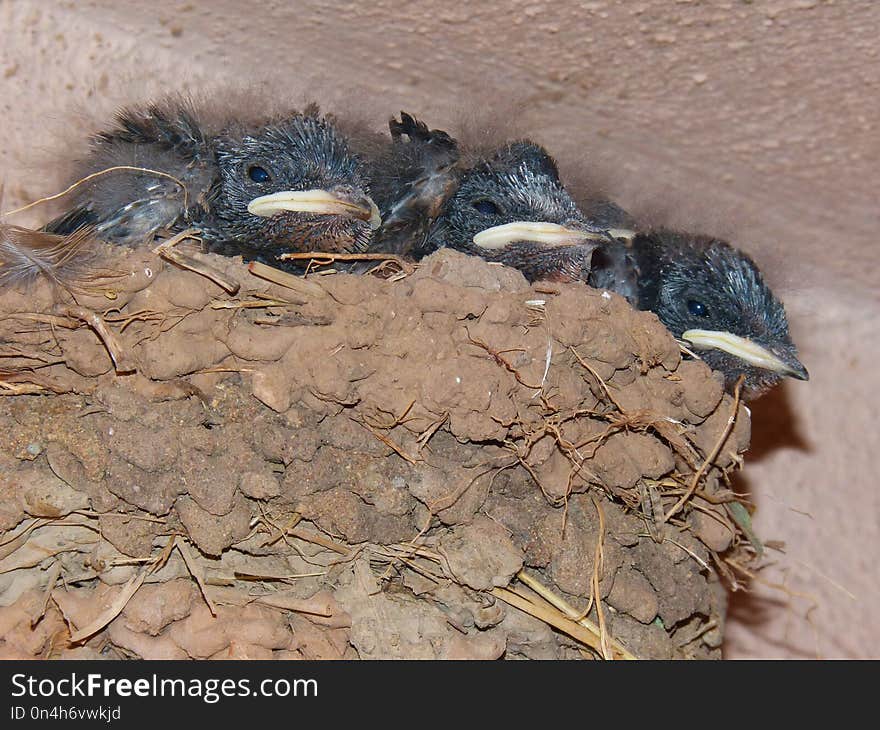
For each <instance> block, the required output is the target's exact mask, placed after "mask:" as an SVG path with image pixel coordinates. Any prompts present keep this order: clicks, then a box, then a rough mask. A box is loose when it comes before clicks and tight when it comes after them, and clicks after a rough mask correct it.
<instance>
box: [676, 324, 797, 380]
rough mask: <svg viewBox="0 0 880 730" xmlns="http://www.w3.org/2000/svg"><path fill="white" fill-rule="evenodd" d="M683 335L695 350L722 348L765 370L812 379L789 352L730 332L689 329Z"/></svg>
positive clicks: (723, 350)
mask: <svg viewBox="0 0 880 730" xmlns="http://www.w3.org/2000/svg"><path fill="white" fill-rule="evenodd" d="M681 337H682V339H683V340H687V341H688V342H689V343H690V344H691V346H692V347H693V348H694V349H695V350H721V351H722V352H726V353H728V354H729V355H733V356H734V357H738V358H739V359H740V360H743V361H744V362H747V363H748V364H749V365H753V366H755V367H758V368H763V369H764V370H770V371H772V372H774V373H780V374H781V375H789V376H791V377H792V378H797V379H798V380H809V379H810V374H809V373H808V372H807V369H806V368H805V367H804V366H803V365H802V364H801V362H800V361H799V360H798V359H797V358H796V357H794V355H790V354H788V353H786V354H784V355H778V354H776V353H774V352H771V351H770V350H768V349H767V348H766V347H764V346H762V345H759V344H757V343H756V342H754V341H752V340H748V339H746V338H745V337H738V336H737V335H733V334H731V333H730V332H718V331H714V330H688V331H687V332H685V333H684V334H683V335H682V336H681Z"/></svg>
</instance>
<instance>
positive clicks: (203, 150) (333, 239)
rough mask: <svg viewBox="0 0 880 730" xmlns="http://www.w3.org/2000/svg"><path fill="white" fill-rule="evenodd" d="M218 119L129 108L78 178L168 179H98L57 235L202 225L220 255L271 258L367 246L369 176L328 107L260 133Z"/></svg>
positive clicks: (141, 232)
mask: <svg viewBox="0 0 880 730" xmlns="http://www.w3.org/2000/svg"><path fill="white" fill-rule="evenodd" d="M208 116H209V115H207V114H204V113H202V112H200V110H198V109H197V108H196V106H195V105H194V104H193V103H192V102H190V101H188V100H185V99H183V98H181V97H172V98H169V99H166V100H164V101H161V102H158V103H155V104H151V105H149V106H147V107H144V108H129V109H123V110H122V111H120V112H119V113H118V115H117V118H116V125H115V127H113V128H112V129H110V130H108V131H104V132H101V133H99V134H96V135H94V136H93V137H92V140H91V151H90V154H89V156H88V158H87V159H86V160H85V161H84V162H83V163H82V164H81V166H80V168H79V169H78V170H77V177H78V178H81V177H85V176H86V175H89V174H92V173H95V172H98V171H101V170H105V169H107V168H111V167H114V166H117V165H124V166H135V167H143V168H147V169H150V170H156V171H158V172H160V173H164V175H155V174H152V173H149V172H138V171H132V170H119V171H116V172H111V173H109V174H106V175H103V176H100V177H97V178H94V179H93V180H91V181H90V182H88V183H87V184H86V185H84V186H82V187H81V188H80V189H79V190H78V191H77V193H76V198H75V205H74V207H73V208H72V209H71V210H69V211H68V212H67V213H65V214H64V215H63V216H61V217H60V218H58V219H56V220H55V221H53V222H52V223H50V224H49V226H47V230H49V231H52V232H55V233H61V234H66V233H70V232H72V231H73V230H76V229H77V228H79V227H81V226H83V225H89V226H91V227H92V228H93V230H94V231H95V233H96V235H98V236H99V237H101V238H104V239H106V240H108V241H111V242H114V243H120V244H123V245H135V244H138V243H142V242H144V241H149V240H151V239H152V238H153V237H154V236H156V235H159V234H164V233H169V232H172V233H173V232H176V231H180V230H183V229H185V228H188V227H193V228H196V229H197V230H198V232H199V235H200V237H201V238H202V240H203V241H204V243H205V246H206V248H207V249H209V250H212V251H217V252H219V253H224V254H229V255H234V254H243V255H245V257H246V258H265V259H267V260H269V261H272V260H273V259H274V258H275V256H277V255H278V254H281V253H285V252H291V251H310V250H319V251H329V252H337V251H353V250H355V251H356V250H363V249H364V248H366V246H367V244H368V241H369V238H370V233H371V230H372V227H373V226H374V225H375V224H376V210H375V206H374V205H373V203H372V200H371V199H370V198H369V190H368V187H369V186H368V180H367V177H366V172H365V170H364V168H363V165H362V164H361V161H360V160H359V159H358V158H357V156H356V155H355V154H353V153H352V152H351V150H350V149H349V147H348V144H347V142H346V140H345V139H343V137H342V135H341V134H340V133H339V132H338V131H337V130H336V128H335V127H334V126H333V124H332V123H331V122H330V121H328V120H327V119H326V118H323V117H321V116H320V115H319V114H318V112H317V109H316V108H310V109H307V110H306V111H305V112H303V113H293V114H290V115H287V116H285V117H283V118H278V119H274V120H271V121H267V122H265V123H262V124H252V125H241V124H236V123H222V124H221V123H218V122H215V121H212V120H209V119H208ZM172 178H175V179H176V180H177V181H179V183H182V187H181V185H180V184H179V183H178V182H175V180H173V179H172ZM371 223H372V224H371Z"/></svg>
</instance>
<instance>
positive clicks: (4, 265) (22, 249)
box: [0, 223, 94, 291]
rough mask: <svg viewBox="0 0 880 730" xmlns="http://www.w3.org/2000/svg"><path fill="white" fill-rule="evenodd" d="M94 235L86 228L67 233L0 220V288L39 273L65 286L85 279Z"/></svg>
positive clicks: (24, 281)
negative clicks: (36, 228)
mask: <svg viewBox="0 0 880 730" xmlns="http://www.w3.org/2000/svg"><path fill="white" fill-rule="evenodd" d="M93 246H94V239H93V238H92V235H91V232H90V231H89V230H88V229H80V230H78V231H75V232H74V233H71V234H70V235H67V236H59V235H55V234H52V233H45V232H43V231H33V230H31V229H29V228H22V227H21V226H14V225H11V224H9V223H0V289H2V288H5V287H8V286H14V285H16V284H30V283H31V282H33V281H34V280H36V279H37V278H39V277H41V276H43V277H45V278H46V279H48V280H49V281H51V282H53V283H54V284H56V285H58V286H59V287H61V288H63V289H65V290H68V291H70V290H72V289H75V288H79V287H81V286H82V285H83V284H84V283H85V282H86V280H87V279H88V273H87V272H88V268H89V262H90V261H91V260H92V258H93V254H94V249H93Z"/></svg>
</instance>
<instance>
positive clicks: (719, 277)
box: [589, 229, 809, 398]
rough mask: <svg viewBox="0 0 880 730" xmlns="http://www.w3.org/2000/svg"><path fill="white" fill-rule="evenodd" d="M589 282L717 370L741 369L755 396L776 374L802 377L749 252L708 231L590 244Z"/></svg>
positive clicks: (728, 374) (777, 307)
mask: <svg viewBox="0 0 880 730" xmlns="http://www.w3.org/2000/svg"><path fill="white" fill-rule="evenodd" d="M589 283H590V284H591V285H592V286H595V287H597V288H604V289H610V290H612V291H616V292H617V293H618V294H621V295H623V296H625V297H626V298H627V299H628V300H629V301H630V302H631V303H632V304H633V305H634V306H636V307H638V308H639V309H645V310H649V311H651V312H654V313H655V314H656V315H657V317H658V318H659V319H660V321H661V322H662V323H663V324H664V325H666V327H667V329H669V331H670V332H671V333H672V334H673V335H674V336H675V337H677V338H679V339H681V340H684V341H685V342H686V344H687V345H688V346H689V347H690V348H691V349H692V350H695V351H697V352H698V353H699V355H700V357H701V358H702V359H703V360H704V361H705V362H706V363H707V364H708V365H709V366H710V367H711V368H713V369H714V370H719V371H721V372H722V373H723V374H724V377H725V380H726V384H727V387H728V388H731V387H732V386H733V384H734V383H735V382H736V380H737V379H738V378H739V376H740V375H742V376H744V378H745V380H744V384H743V393H744V395H745V396H746V397H748V398H755V397H757V396H759V395H761V394H762V393H764V392H765V391H767V390H768V389H769V388H771V387H773V386H774V385H776V384H777V383H778V382H779V381H780V380H781V379H782V378H783V377H785V376H790V377H793V378H797V379H798V380H808V379H809V374H808V373H807V370H806V368H805V367H804V366H803V365H802V364H801V363H800V361H799V360H798V356H797V348H796V347H795V346H794V344H793V343H792V341H791V336H790V335H789V331H788V320H787V319H786V316H785V309H784V307H783V305H782V302H780V301H779V299H777V298H776V297H775V296H774V295H773V292H772V291H770V288H769V287H768V286H767V284H766V283H765V282H764V279H763V277H762V276H761V272H760V271H759V270H758V267H757V266H756V265H755V262H754V261H752V259H751V258H749V256H747V255H746V254H744V253H743V252H742V251H739V250H737V249H736V248H734V247H733V246H731V245H729V244H728V243H726V242H724V241H721V240H719V239H717V238H712V237H709V236H699V235H692V234H688V233H675V232H672V231H667V230H662V229H661V230H656V231H651V232H649V233H637V234H634V235H633V237H632V239H631V240H626V239H622V238H621V239H618V240H616V241H615V243H613V244H611V245H609V246H607V247H604V248H603V249H602V250H601V251H597V255H596V256H595V258H594V261H593V269H592V272H591V274H590V278H589Z"/></svg>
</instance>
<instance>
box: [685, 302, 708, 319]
mask: <svg viewBox="0 0 880 730" xmlns="http://www.w3.org/2000/svg"><path fill="white" fill-rule="evenodd" d="M688 312H690V313H691V314H692V315H694V317H708V316H709V308H708V307H707V306H706V305H705V304H703V303H702V302H698V301H697V300H696V299H688Z"/></svg>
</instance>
